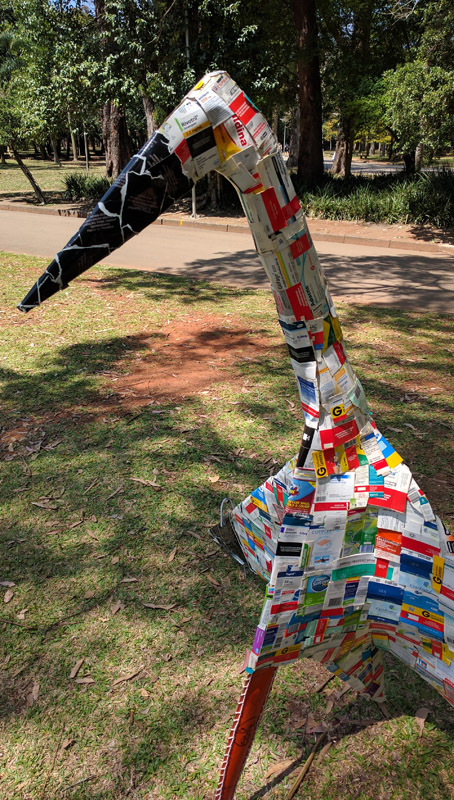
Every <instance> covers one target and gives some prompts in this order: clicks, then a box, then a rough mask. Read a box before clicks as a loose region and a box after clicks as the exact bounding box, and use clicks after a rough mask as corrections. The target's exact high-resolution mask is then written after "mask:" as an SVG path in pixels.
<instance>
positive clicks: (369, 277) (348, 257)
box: [0, 211, 454, 314]
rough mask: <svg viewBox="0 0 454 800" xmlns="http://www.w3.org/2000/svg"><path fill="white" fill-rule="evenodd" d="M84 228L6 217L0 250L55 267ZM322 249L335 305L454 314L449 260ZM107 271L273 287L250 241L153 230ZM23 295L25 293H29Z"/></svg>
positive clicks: (0, 224)
mask: <svg viewBox="0 0 454 800" xmlns="http://www.w3.org/2000/svg"><path fill="white" fill-rule="evenodd" d="M80 224H81V220H80V219H74V218H71V217H56V216H50V215H40V214H26V213H20V212H16V211H2V213H1V214H0V249H1V250H5V251H9V252H14V253H26V254H29V255H36V256H43V257H47V258H49V260H50V259H51V258H52V257H53V256H54V255H55V253H56V252H57V251H58V250H59V249H61V247H62V246H63V245H64V244H66V242H67V241H68V239H69V238H70V237H71V236H72V235H73V234H74V233H75V232H76V231H77V229H78V228H79V225H80ZM316 247H317V251H318V253H319V255H320V261H321V263H322V266H323V268H324V270H325V273H326V276H327V278H328V281H329V285H330V289H331V292H332V294H333V297H334V298H335V299H336V300H346V301H349V302H356V303H362V304H371V305H372V304H373V305H381V306H387V307H392V308H406V309H414V310H415V311H432V312H437V311H438V312H443V313H448V314H454V261H453V258H452V257H451V256H446V255H443V254H438V253H433V254H432V253H430V254H426V253H418V252H412V253H409V252H408V251H406V250H399V249H393V250H392V251H390V250H389V249H388V250H387V249H384V248H382V247H371V246H365V245H364V246H359V245H358V244H341V243H337V242H327V241H317V242H316ZM103 263H104V264H109V265H112V266H116V267H126V268H134V269H141V270H146V271H151V272H161V273H166V274H172V275H185V276H193V277H194V278H197V279H206V280H211V281H216V282H219V283H224V284H232V285H240V286H251V287H257V288H258V287H266V286H267V285H268V283H267V279H266V276H265V273H264V271H263V269H262V267H261V265H260V262H259V260H258V258H257V254H256V252H255V249H254V247H253V244H252V239H249V238H248V236H245V234H244V233H234V232H225V231H213V230H204V229H200V228H186V227H166V226H162V225H152V226H150V227H148V228H147V229H146V230H144V231H142V233H141V234H139V236H136V237H134V238H133V239H131V240H130V241H129V242H127V243H126V244H125V245H124V246H123V247H121V248H120V249H119V250H117V251H116V252H115V253H113V254H112V255H111V256H109V258H108V259H105V260H104V261H103ZM23 288H24V293H25V291H26V290H28V289H29V288H30V287H28V286H27V287H23ZM19 294H20V291H19ZM21 299H22V296H21V297H18V301H19V300H21Z"/></svg>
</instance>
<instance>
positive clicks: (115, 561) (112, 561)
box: [110, 556, 120, 564]
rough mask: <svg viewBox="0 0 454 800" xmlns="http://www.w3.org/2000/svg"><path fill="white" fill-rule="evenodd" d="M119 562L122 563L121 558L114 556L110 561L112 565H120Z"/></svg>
mask: <svg viewBox="0 0 454 800" xmlns="http://www.w3.org/2000/svg"><path fill="white" fill-rule="evenodd" d="M119 561H120V556H114V557H113V558H111V559H110V563H111V564H118V562H119Z"/></svg>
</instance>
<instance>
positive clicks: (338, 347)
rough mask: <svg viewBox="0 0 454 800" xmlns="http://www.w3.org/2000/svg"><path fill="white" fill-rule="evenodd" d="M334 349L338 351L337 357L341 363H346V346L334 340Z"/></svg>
mask: <svg viewBox="0 0 454 800" xmlns="http://www.w3.org/2000/svg"><path fill="white" fill-rule="evenodd" d="M333 349H334V350H335V351H336V353H337V357H338V359H339V361H340V363H341V364H344V363H345V359H346V355H345V351H344V348H343V347H342V345H341V343H340V342H333Z"/></svg>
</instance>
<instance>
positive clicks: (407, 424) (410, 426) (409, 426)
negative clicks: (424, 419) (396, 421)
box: [403, 422, 418, 431]
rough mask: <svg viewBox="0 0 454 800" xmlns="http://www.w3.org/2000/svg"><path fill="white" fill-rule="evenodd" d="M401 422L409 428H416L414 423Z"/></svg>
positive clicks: (413, 429) (414, 429)
mask: <svg viewBox="0 0 454 800" xmlns="http://www.w3.org/2000/svg"><path fill="white" fill-rule="evenodd" d="M403 424H404V425H405V427H406V428H410V429H411V430H412V431H416V430H418V429H417V428H415V426H414V425H412V424H411V422H404V423H403Z"/></svg>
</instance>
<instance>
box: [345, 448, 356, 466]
mask: <svg viewBox="0 0 454 800" xmlns="http://www.w3.org/2000/svg"><path fill="white" fill-rule="evenodd" d="M345 455H346V458H347V464H348V468H349V469H356V467H359V458H358V453H357V452H356V446H355V445H354V444H352V445H350V447H346V448H345Z"/></svg>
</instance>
